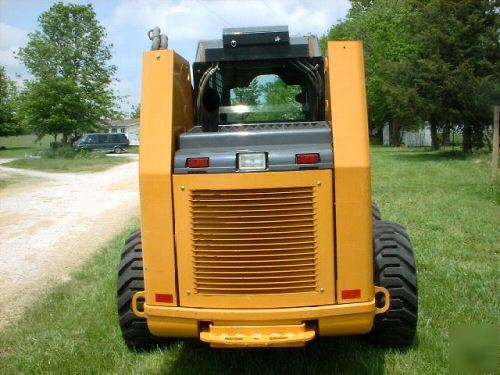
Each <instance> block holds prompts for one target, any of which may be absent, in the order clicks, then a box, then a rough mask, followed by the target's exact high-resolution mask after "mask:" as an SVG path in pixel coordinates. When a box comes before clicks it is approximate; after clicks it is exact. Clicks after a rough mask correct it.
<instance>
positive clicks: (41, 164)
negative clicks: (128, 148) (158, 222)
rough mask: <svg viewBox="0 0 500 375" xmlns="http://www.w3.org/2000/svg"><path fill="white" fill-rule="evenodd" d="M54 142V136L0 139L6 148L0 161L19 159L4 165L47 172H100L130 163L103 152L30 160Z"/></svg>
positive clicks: (1, 154)
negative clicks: (74, 156) (78, 156)
mask: <svg viewBox="0 0 500 375" xmlns="http://www.w3.org/2000/svg"><path fill="white" fill-rule="evenodd" d="M53 141H54V137H52V136H45V137H43V138H42V139H40V140H37V139H36V136H34V135H20V136H15V137H0V146H4V147H6V149H5V150H0V159H2V158H4V159H7V158H17V159H18V160H14V161H12V162H9V163H4V164H2V165H3V166H5V167H13V168H23V169H34V170H40V171H46V172H98V171H102V170H105V169H107V168H110V167H112V166H115V165H118V164H123V163H126V162H129V161H130V160H129V159H128V158H126V157H119V158H115V157H106V155H105V154H104V153H102V152H92V153H89V154H88V155H87V157H85V158H69V159H65V158H59V157H58V158H53V159H52V158H45V157H44V158H40V159H35V158H30V156H32V155H41V154H43V152H44V151H46V150H48V149H49V148H50V143H51V142H53ZM134 149H137V147H134ZM134 153H136V152H134Z"/></svg>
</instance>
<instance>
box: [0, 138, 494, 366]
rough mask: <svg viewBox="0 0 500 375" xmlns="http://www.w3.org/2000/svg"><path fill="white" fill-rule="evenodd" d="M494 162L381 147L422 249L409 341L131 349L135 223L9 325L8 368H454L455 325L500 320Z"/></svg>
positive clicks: (384, 184)
mask: <svg viewBox="0 0 500 375" xmlns="http://www.w3.org/2000/svg"><path fill="white" fill-rule="evenodd" d="M486 160H487V159H486V155H479V156H478V155H473V156H471V157H464V156H462V155H461V154H460V153H455V152H429V151H421V150H409V149H404V148H401V149H394V148H374V149H373V150H372V162H373V191H374V199H375V200H376V201H377V202H378V204H379V206H380V208H381V210H382V215H383V216H384V218H386V219H388V220H393V221H397V222H401V223H403V224H404V225H405V226H406V227H407V228H408V231H409V233H410V235H411V237H412V239H413V244H414V247H415V255H416V260H417V266H418V277H419V293H420V296H419V297H420V316H419V324H418V337H417V339H416V341H415V343H414V344H413V346H412V347H410V348H408V349H405V350H396V349H390V350H389V349H383V348H380V347H375V346H372V345H370V344H368V343H366V342H365V341H364V340H363V339H362V338H358V337H346V338H325V339H318V340H316V341H314V342H313V343H311V344H309V345H307V346H306V347H304V348H300V349H273V350H241V351H239V350H215V349H210V348H209V347H207V346H206V345H204V344H201V343H199V342H197V341H196V340H175V341H174V342H173V343H172V345H171V346H170V347H168V348H165V349H161V350H156V351H153V352H149V353H137V352H133V351H130V350H128V349H126V347H125V345H124V344H123V342H122V340H121V337H120V332H119V329H118V323H117V318H116V312H115V282H116V272H115V270H116V267H117V264H118V259H119V252H120V248H121V246H122V243H123V241H124V239H125V236H126V234H127V232H128V231H129V230H130V229H131V228H133V227H135V226H136V225H137V222H133V223H131V224H130V227H129V228H127V229H126V230H125V231H124V232H123V233H122V234H121V235H120V236H118V237H117V238H115V239H114V240H113V241H112V242H110V243H109V244H108V245H107V246H106V247H104V248H103V249H102V250H101V251H100V253H99V254H98V255H97V256H96V257H94V258H93V259H91V260H90V261H89V262H88V263H87V264H86V265H85V266H84V267H83V268H82V269H80V270H79V271H78V272H77V273H75V274H74V276H73V278H72V280H70V281H68V282H66V283H65V284H63V285H61V286H60V287H57V288H56V289H55V290H52V291H49V292H48V293H47V295H46V296H44V297H43V298H41V299H40V301H39V303H37V304H36V305H34V306H33V308H32V309H31V310H30V311H29V312H28V313H27V314H26V316H25V318H24V319H23V320H22V321H21V322H19V324H18V325H16V326H14V327H11V328H9V329H7V330H5V331H4V332H3V333H1V334H0V373H6V374H14V373H16V374H17V373H46V372H51V373H73V372H77V373H79V372H87V373H167V374H200V373H207V374H224V373H228V374H230V373H238V374H254V373H260V374H281V373H297V374H302V373H309V374H333V373H343V374H351V373H352V374H365V373H369V374H382V373H389V374H435V373H448V372H449V362H448V349H449V339H448V332H449V329H450V328H451V327H452V326H453V325H455V324H458V325H472V324H477V323H482V324H495V325H497V324H498V311H499V302H500V301H499V294H498V276H497V275H498V271H497V269H498V252H499V250H500V248H499V246H500V245H499V244H500V231H499V230H498V228H499V227H500V184H499V183H498V182H496V183H493V182H491V181H490V179H489V165H488V163H487V161H486ZM13 297H14V298H15V296H13Z"/></svg>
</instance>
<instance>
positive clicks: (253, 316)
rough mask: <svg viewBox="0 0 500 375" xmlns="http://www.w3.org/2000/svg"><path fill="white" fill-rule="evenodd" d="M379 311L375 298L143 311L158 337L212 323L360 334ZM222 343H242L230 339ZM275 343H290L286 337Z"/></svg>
mask: <svg viewBox="0 0 500 375" xmlns="http://www.w3.org/2000/svg"><path fill="white" fill-rule="evenodd" d="M376 313H378V309H377V308H376V307H375V301H374V300H372V301H370V302H359V303H350V304H342V305H325V306H313V307H296V308H275V309H204V308H188V307H165V306H153V305H148V304H145V305H144V312H143V313H140V316H143V317H145V318H147V322H148V327H149V330H150V331H151V333H152V334H154V335H156V336H162V337H192V338H200V333H201V331H203V330H205V329H206V327H209V326H210V325H211V326H212V327H224V326H227V327H228V331H231V330H232V331H234V329H233V328H234V326H238V327H245V332H247V333H248V335H249V336H252V335H254V336H255V335H259V334H261V333H262V332H260V331H261V328H260V327H275V328H276V330H277V332H276V333H277V334H280V333H283V334H285V333H286V332H284V331H283V332H281V331H280V329H281V328H280V326H284V327H285V326H291V325H293V326H298V325H302V324H303V323H307V324H308V325H312V326H314V327H315V331H316V334H318V335H319V336H337V335H358V334H364V333H368V332H369V331H370V330H371V328H372V325H373V318H374V316H375V314H376ZM204 327H205V328H204ZM251 327H255V332H252V329H251ZM249 328H250V329H249ZM218 331H220V329H219V330H218ZM208 336H210V335H208ZM205 337H207V335H205ZM304 337H305V338H307V339H304V341H303V343H305V342H306V341H308V340H310V339H311V338H312V337H310V335H309V336H307V335H305V336H304ZM202 339H203V337H202ZM204 341H207V340H204ZM219 341H220V340H219ZM207 342H210V341H207ZM212 343H213V342H212ZM303 343H302V344H303ZM290 344H291V343H290ZM296 344H297V343H296V342H295V343H294V345H293V346H297V345H296ZM214 346H221V345H214ZM222 346H229V347H233V346H238V345H232V343H230V342H228V344H227V345H222ZM239 346H241V345H239ZM245 346H258V345H245ZM275 346H290V345H287V341H286V340H284V341H282V342H281V343H280V345H275Z"/></svg>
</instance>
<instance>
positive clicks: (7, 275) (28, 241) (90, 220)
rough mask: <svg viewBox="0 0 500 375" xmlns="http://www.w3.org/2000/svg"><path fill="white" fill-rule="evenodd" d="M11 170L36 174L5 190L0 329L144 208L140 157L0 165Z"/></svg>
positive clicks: (1, 173) (0, 210) (0, 172)
mask: <svg viewBox="0 0 500 375" xmlns="http://www.w3.org/2000/svg"><path fill="white" fill-rule="evenodd" d="M9 175H26V176H31V177H37V179H36V182H34V183H31V184H20V185H19V186H16V185H13V186H12V187H7V188H5V189H3V190H1V191H0V257H1V258H0V329H1V328H2V327H5V326H6V325H7V324H11V323H13V322H15V321H16V320H17V319H18V318H19V317H20V316H22V313H23V310H24V309H25V307H27V306H28V305H29V304H30V303H31V302H32V301H33V300H34V297H36V296H39V295H41V294H43V293H44V292H46V290H47V289H48V287H51V286H53V285H56V284H57V283H60V282H62V281H65V280H68V279H69V277H70V274H71V272H72V271H73V270H74V268H75V267H77V266H78V265H80V264H82V263H83V262H84V261H85V260H87V259H88V258H89V257H90V256H91V255H92V254H93V253H95V251H96V250H97V249H99V247H101V246H102V245H103V244H104V243H105V242H106V241H108V240H110V239H111V238H113V237H114V236H115V235H116V234H117V233H119V232H120V230H121V229H123V226H124V225H125V224H126V223H127V222H128V221H129V220H130V218H131V217H132V216H134V215H137V214H138V212H139V189H138V163H137V161H132V162H130V163H126V164H122V165H119V166H117V167H113V168H110V169H108V170H106V171H103V172H95V173H48V172H38V171H29V170H22V169H14V168H7V167H2V166H1V165H0V178H3V177H5V176H9ZM117 256H118V254H117Z"/></svg>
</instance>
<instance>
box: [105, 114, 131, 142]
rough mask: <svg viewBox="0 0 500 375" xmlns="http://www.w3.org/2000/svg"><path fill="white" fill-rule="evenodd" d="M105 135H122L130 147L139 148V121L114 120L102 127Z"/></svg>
mask: <svg viewBox="0 0 500 375" xmlns="http://www.w3.org/2000/svg"><path fill="white" fill-rule="evenodd" d="M103 127H104V129H106V133H124V134H125V135H126V136H127V138H128V140H129V141H130V145H131V146H139V119H138V118H132V119H127V120H115V121H111V122H109V123H106V124H104V125H103Z"/></svg>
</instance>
